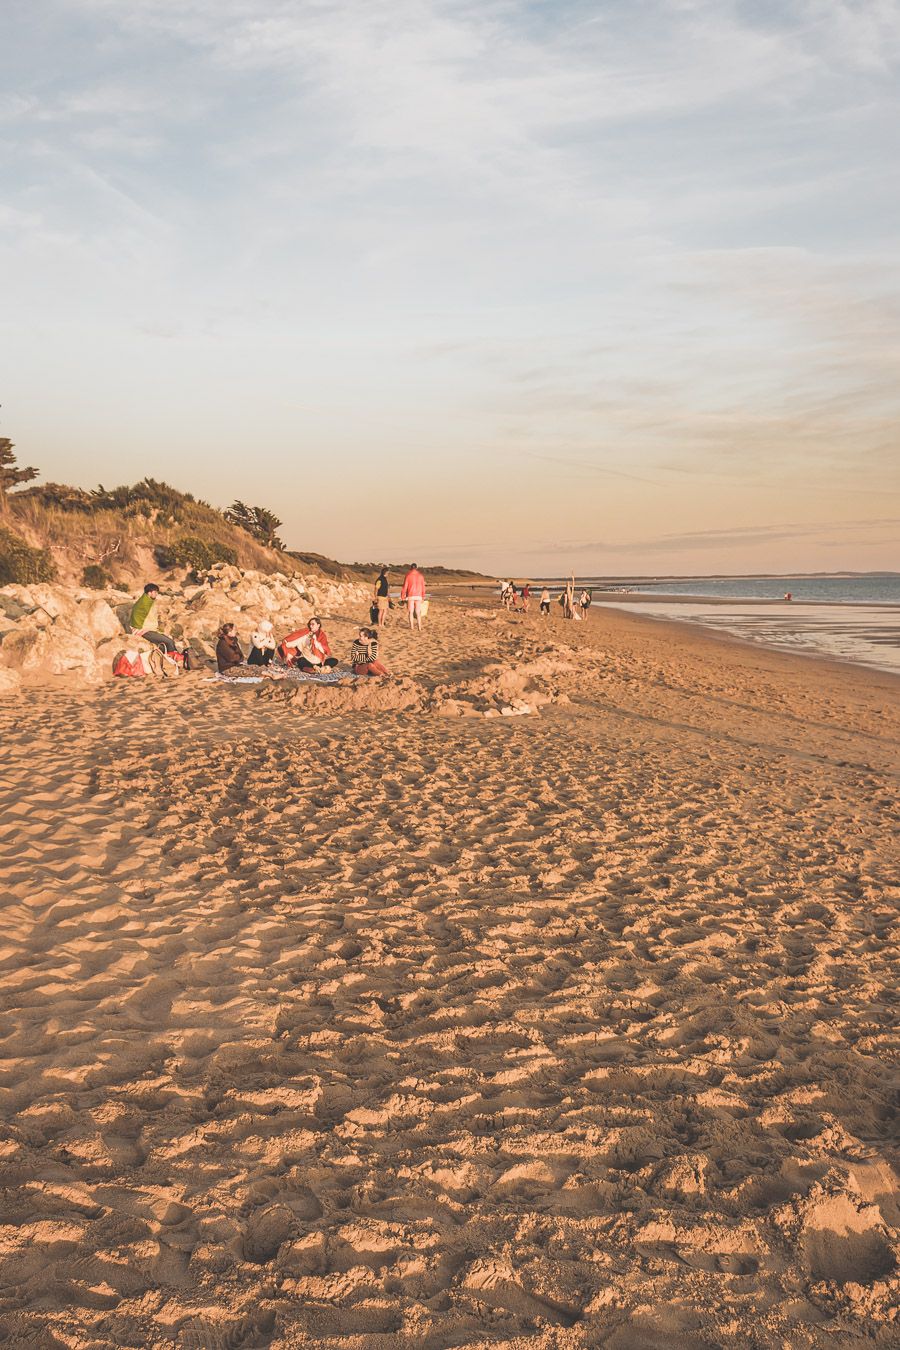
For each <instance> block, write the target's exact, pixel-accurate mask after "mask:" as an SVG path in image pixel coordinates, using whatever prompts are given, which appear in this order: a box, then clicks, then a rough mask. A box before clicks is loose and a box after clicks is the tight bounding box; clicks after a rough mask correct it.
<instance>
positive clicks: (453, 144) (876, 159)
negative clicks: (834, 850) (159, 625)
mask: <svg viewBox="0 0 900 1350" xmlns="http://www.w3.org/2000/svg"><path fill="white" fill-rule="evenodd" d="M6 29H7V36H8V40H7V41H5V42H4V43H3V45H2V47H0V77H2V81H3V87H4V89H5V91H6V92H5V93H4V95H3V96H2V97H0V142H2V148H3V158H4V162H5V165H6V168H5V172H4V181H3V185H2V200H3V203H4V206H3V210H2V212H0V266H2V267H3V270H4V276H5V277H6V278H8V280H7V281H6V282H5V288H4V311H5V315H6V316H8V331H9V332H15V333H16V341H15V343H13V344H11V350H10V353H9V356H10V359H9V360H8V361H6V362H5V369H6V370H7V371H8V373H9V376H10V377H11V378H12V379H13V380H14V381H15V383H16V385H17V388H18V391H19V395H18V396H19V398H20V406H19V409H18V416H19V418H20V421H21V420H22V419H24V420H25V423H26V426H27V424H28V418H29V417H31V418H32V419H33V429H34V434H35V435H39V436H40V439H41V443H42V444H43V445H44V446H45V447H46V450H45V454H44V460H45V462H46V463H48V464H53V473H54V476H57V477H61V476H63V475H64V474H65V473H67V472H68V473H71V472H72V470H71V469H70V467H68V461H69V459H70V444H71V439H70V431H71V416H72V415H73V407H74V408H77V409H78V410H79V411H78V412H77V416H79V417H81V418H82V419H83V424H82V427H81V434H82V436H83V441H84V444H88V445H92V446H99V445H100V444H101V443H102V442H103V441H104V437H105V438H106V441H107V442H108V453H109V455H110V457H111V458H112V459H113V461H114V463H115V464H116V465H119V466H121V467H120V471H121V473H122V475H123V476H126V475H127V474H128V473H134V474H140V473H143V472H145V471H146V465H145V463H144V461H143V456H144V455H145V454H146V449H145V447H144V445H143V444H140V435H139V433H137V432H136V431H135V418H134V416H133V412H132V406H131V405H126V402H125V399H126V393H125V391H128V396H129V397H130V398H131V399H132V400H134V401H135V402H136V403H137V404H139V405H140V406H142V407H146V406H147V404H148V403H150V402H151V401H153V402H154V404H155V403H156V402H157V400H158V399H159V391H164V395H163V401H164V402H165V404H166V423H165V425H166V428H167V432H168V434H169V436H170V437H171V445H170V442H169V439H168V438H167V437H163V438H162V439H163V446H164V448H163V450H162V451H161V452H158V451H157V449H156V446H157V444H158V441H157V442H154V453H155V454H156V453H163V454H166V453H170V454H171V459H172V463H173V464H174V466H175V467H176V468H180V466H182V465H184V464H196V466H197V467H196V470H194V469H192V470H191V474H192V475H193V473H194V472H196V475H197V481H196V482H195V481H193V478H192V481H189V482H187V483H186V486H188V487H190V488H192V489H193V488H196V489H197V490H198V491H200V492H202V493H205V494H206V495H211V496H215V495H216V494H215V492H214V491H212V489H211V487H210V485H209V484H210V480H213V481H214V482H216V483H217V484H218V483H219V482H220V481H221V477H222V474H223V473H224V474H225V476H226V478H227V476H228V475H229V474H232V473H234V474H237V473H238V472H239V468H240V464H241V457H242V455H243V454H244V453H245V449H244V447H245V445H246V436H247V435H249V434H252V435H253V436H254V437H258V438H259V439H258V445H259V451H258V456H259V463H260V466H261V467H260V469H259V472H261V473H262V472H265V473H266V474H268V480H267V481H269V482H271V483H272V486H273V489H274V490H275V491H276V492H277V493H278V495H279V498H281V499H282V500H283V502H284V505H283V508H282V507H280V508H279V509H280V511H281V512H282V513H283V514H285V515H286V516H287V517H288V518H289V527H290V528H293V529H295V530H296V531H297V533H298V534H301V533H303V532H304V531H305V530H306V529H307V528H308V518H307V516H306V513H305V511H304V507H303V496H304V492H303V487H302V482H303V478H304V475H307V476H308V475H310V474H313V475H314V474H315V473H317V472H318V469H317V463H318V458H317V457H321V459H322V460H323V461H326V460H327V461H328V462H331V463H333V462H340V463H342V464H348V465H350V466H351V468H352V472H350V473H349V474H348V479H349V481H350V482H351V483H352V482H355V481H360V483H361V484H363V483H367V484H368V486H367V487H365V488H364V487H363V486H362V485H361V486H360V500H361V502H362V503H363V504H365V503H366V502H367V501H368V500H369V499H371V497H372V496H373V494H374V493H377V491H378V490H379V489H378V485H379V483H380V482H381V481H383V480H384V479H385V478H390V477H391V476H392V475H394V476H395V477H396V478H401V477H402V476H403V475H405V474H406V472H407V468H408V463H409V460H410V457H416V459H417V463H418V473H419V475H420V479H421V484H422V492H421V494H420V496H419V500H418V502H417V509H418V510H419V511H424V512H425V513H426V514H427V515H429V518H430V519H431V520H432V528H433V529H434V530H435V531H436V532H437V535H438V537H441V538H443V539H445V540H446V541H447V546H448V548H449V547H450V546H451V545H453V541H454V538H456V539H457V544H456V545H455V546H457V547H459V548H462V549H464V548H466V547H468V544H467V543H466V541H467V540H471V539H472V538H480V539H482V540H483V541H485V540H487V539H489V538H490V530H489V529H488V528H487V520H486V519H479V521H478V523H477V528H476V529H475V533H474V534H473V533H471V531H470V530H468V529H467V528H465V527H464V524H463V523H458V524H457V526H456V529H457V534H454V532H453V531H452V530H449V529H448V517H450V518H452V519H453V520H455V521H457V522H464V520H465V518H466V515H467V513H468V512H469V511H470V510H471V501H470V500H466V499H464V498H463V497H461V496H456V495H454V493H453V492H448V491H447V487H446V480H447V474H446V471H445V469H444V468H443V466H444V465H446V464H447V463H448V462H451V461H452V462H455V463H459V464H463V465H465V466H466V472H469V473H471V474H476V475H478V476H479V477H480V478H481V479H483V480H484V481H485V482H486V483H488V482H489V483H490V485H491V486H490V488H489V489H488V490H489V491H491V492H496V493H497V497H496V502H497V507H496V510H497V513H498V514H504V513H506V512H507V511H508V510H509V509H510V500H509V499H510V493H509V490H508V480H509V476H510V473H511V471H512V472H513V473H514V480H515V492H514V494H513V495H514V497H515V501H514V510H515V520H516V529H515V531H514V532H513V534H512V535H511V536H510V538H511V539H513V538H526V537H527V538H534V539H541V540H546V541H547V542H546V547H547V548H548V549H550V548H552V547H555V544H554V543H553V539H552V538H550V539H548V538H547V534H546V532H545V528H544V525H545V521H546V518H547V516H548V515H552V516H553V519H554V522H555V523H554V524H553V527H552V528H553V530H556V531H558V533H559V534H560V535H562V536H571V535H573V534H576V533H578V534H579V535H580V537H581V538H583V539H585V540H589V539H591V538H592V537H594V534H595V533H596V531H593V532H592V529H593V527H592V525H591V519H590V511H591V510H597V509H599V507H598V506H597V504H596V503H597V502H600V501H602V509H603V510H604V511H608V512H610V513H611V514H612V515H613V516H614V518H615V520H616V524H617V529H618V530H620V531H621V534H617V535H616V536H615V538H614V540H613V542H612V543H611V544H609V545H603V547H608V548H610V549H611V550H613V551H615V550H616V549H620V550H626V549H629V548H631V549H634V550H635V551H637V550H640V549H643V548H645V547H648V546H649V544H650V543H652V541H653V540H657V541H659V540H664V539H666V538H667V539H668V542H667V543H664V544H659V545H658V546H659V547H665V548H669V549H671V550H672V551H673V552H679V550H684V549H686V548H688V547H695V548H697V549H702V550H704V552H713V551H714V550H715V549H716V548H719V549H721V550H724V551H727V553H728V555H729V556H731V555H732V554H734V553H737V552H740V549H741V548H744V549H745V550H746V551H747V554H748V556H749V554H750V553H751V552H752V551H754V550H758V548H759V547H760V544H761V543H762V542H763V541H764V540H766V539H767V540H768V542H769V543H770V545H774V544H775V543H777V542H779V540H780V541H781V542H792V543H796V544H797V545H798V546H799V545H800V544H801V543H802V542H803V541H806V544H807V545H808V547H809V548H810V549H813V548H818V547H822V548H824V547H825V546H826V542H827V541H826V536H827V530H826V529H824V528H823V531H822V532H821V533H815V532H811V533H803V532H802V531H800V532H798V533H794V534H792V535H790V536H788V535H782V536H779V540H776V538H775V536H774V535H771V534H770V535H768V536H766V535H765V534H764V533H761V534H754V533H753V532H752V529H751V528H750V525H749V523H748V522H750V521H752V520H753V519H768V518H769V515H770V512H768V511H767V509H766V495H768V499H769V501H773V500H774V501H777V502H778V503H779V504H781V503H783V505H784V510H785V513H790V514H791V516H792V518H793V519H795V520H797V521H801V523H802V517H803V515H804V513H805V512H808V513H809V514H810V516H814V517H815V518H816V520H817V521H820V520H822V521H824V520H825V515H824V513H826V512H827V511H831V513H832V518H833V524H834V535H833V537H834V538H843V539H845V541H846V542H847V546H848V547H851V546H853V547H856V545H857V543H859V546H860V547H862V546H863V542H864V540H863V538H862V535H861V534H860V535H859V536H855V535H854V536H851V534H850V533H848V532H844V533H843V534H841V527H840V521H841V519H842V517H843V515H844V514H846V512H847V510H848V509H850V510H854V511H856V512H858V513H861V512H864V511H867V510H868V509H870V507H871V508H872V509H882V508H881V507H880V506H879V501H882V502H883V503H884V506H888V505H890V506H891V507H893V502H892V500H891V498H892V497H893V496H894V495H896V494H898V493H900V469H898V465H900V454H898V426H900V393H898V389H897V385H896V377H895V371H896V361H897V356H898V353H900V247H898V244H897V240H896V238H895V231H894V226H893V222H894V220H895V219H896V215H897V211H898V210H900V188H898V186H897V182H896V178H895V176H892V175H891V174H890V173H889V172H888V171H887V166H888V165H889V164H890V163H892V161H893V156H894V143H895V139H896V126H897V123H898V118H900V81H898V78H897V76H898V71H900V7H898V6H897V4H896V3H895V0H788V3H785V4H784V5H781V6H771V5H765V6H751V5H747V4H746V3H743V2H742V0H639V3H638V4H637V5H635V4H629V3H625V0H610V2H609V3H605V4H603V5H590V4H585V3H584V0H558V3H556V4H550V3H537V4H535V3H530V0H483V3H481V4H477V5H476V4H473V3H472V2H471V0H128V3H122V2H121V0H46V3H45V4H42V5H41V6H29V5H26V4H25V3H23V2H22V0H16V3H14V4H13V6H12V17H11V19H10V17H9V16H6ZM39 324H45V329H44V331H43V332H39V331H38V326H39ZM48 332H49V333H50V335H51V337H50V339H49V341H50V342H51V345H52V341H53V340H54V339H53V335H55V334H59V335H60V337H59V342H60V352H59V357H58V366H57V368H56V370H57V375H56V377H57V378H58V379H60V380H63V379H69V380H71V383H72V386H73V387H75V388H77V389H78V390H79V391H80V393H79V399H78V400H77V401H75V402H74V404H73V407H70V408H69V410H68V414H69V415H68V417H67V418H60V419H59V425H57V424H56V423H55V422H54V421H53V419H52V418H51V417H49V416H48V415H47V414H46V413H44V412H40V413H38V412H37V411H30V410H33V409H36V408H37V407H38V406H40V407H41V408H44V407H45V406H46V403H47V398H46V380H47V373H46V372H47V361H48V336H47V334H48ZM62 334H65V335H66V337H67V339H68V340H66V341H64V340H63V337H62V336H61V335H62ZM126 335H127V336H126ZM154 335H165V336H167V337H168V338H169V340H168V341H166V342H160V341H158V340H157V338H156V337H155V336H154ZM111 390H112V391H113V392H112V393H111V392H110V391H111ZM223 391H225V393H226V397H225V398H223ZM117 398H118V399H119V400H120V402H119V403H118V404H116V405H115V407H113V406H112V404H114V403H115V400H116V399H117ZM232 400H233V401H234V402H235V403H236V404H239V408H240V410H241V411H240V412H239V413H238V414H235V413H231V414H230V415H225V414H223V413H221V411H220V409H221V408H222V405H223V402H227V403H229V405H230V404H231V402H232ZM4 401H5V403H6V404H7V410H9V408H10V399H9V398H7V399H5V400H4ZM98 409H103V412H102V414H101V413H100V412H98V411H97V410H98ZM242 418H243V419H244V420H243V421H242ZM140 425H143V424H142V423H140ZM17 437H18V439H19V441H20V442H21V441H22V434H21V432H17ZM135 437H137V443H136V444H135V445H134V448H133V449H132V448H131V447H132V441H133V440H134V438H135ZM264 438H267V439H264ZM297 447H303V452H304V453H305V452H306V450H307V448H309V456H310V461H311V462H310V463H307V462H306V461H302V462H303V472H302V473H299V474H295V469H296V466H297V462H298V455H299V456H300V458H301V460H302V454H301V452H300V451H298V449H297ZM54 457H55V460H54ZM232 465H234V466H235V467H234V469H232V467H231V466H232ZM511 466H512V470H511ZM550 469H552V470H553V472H548V470H550ZM323 481H324V480H323ZM229 487H231V480H230V479H229V481H228V482H227V484H226V483H223V485H222V490H223V492H225V495H226V496H227V488H229ZM234 489H235V492H236V493H237V494H238V495H239V493H240V491H243V490H244V489H243V485H242V484H240V483H238V482H237V481H235V482H234ZM854 500H856V501H857V503H858V504H857V506H856V507H848V503H849V502H852V501H854ZM801 507H802V508H803V509H802V510H801V509H800V508H801ZM406 509H408V508H407V507H405V506H404V504H403V503H402V502H401V501H400V500H399V499H398V496H397V494H394V496H393V497H392V496H391V495H390V494H387V493H386V494H385V496H384V499H383V500H382V499H381V498H379V516H380V519H379V520H378V521H377V522H376V521H374V520H373V521H371V523H370V521H369V517H368V516H367V515H366V514H365V513H364V514H363V516H362V524H360V523H359V522H357V523H355V524H354V526H353V527H352V528H350V527H349V526H348V527H346V536H345V539H346V542H345V543H342V536H341V530H342V529H344V528H345V527H344V526H343V525H339V526H336V527H335V528H336V531H337V532H336V534H335V535H334V537H331V536H328V537H323V538H322V539H320V540H318V541H317V542H318V543H319V544H320V546H321V547H323V548H324V549H326V551H327V550H328V549H331V550H332V551H340V549H341V548H342V547H343V548H345V549H346V548H347V547H349V548H351V549H352V550H353V551H356V550H358V548H359V547H361V546H362V542H363V540H362V539H361V538H360V532H361V531H362V535H363V538H365V536H366V532H367V531H371V537H372V539H373V541H377V540H378V539H384V538H385V537H388V538H390V537H395V536H396V537H402V535H403V530H404V528H405V523H404V519H403V512H404V511H405V510H406ZM573 513H574V514H575V515H576V516H577V521H576V522H572V521H571V520H570V516H571V515H572V514H573ZM753 513H756V514H753ZM711 518H714V519H717V520H733V521H735V522H736V528H737V526H741V527H743V526H746V527H747V528H748V530H750V532H749V533H747V534H746V535H743V536H742V535H740V534H739V533H728V532H727V531H726V532H725V533H723V534H722V535H721V536H718V537H713V536H710V535H709V534H708V533H706V532H705V531H704V530H703V529H702V528H701V527H702V526H703V524H704V521H706V520H708V519H711ZM668 521H674V522H677V524H678V526H679V527H680V528H679V529H677V530H676V529H675V528H673V532H672V534H671V536H665V535H664V533H663V527H664V526H665V524H666V523H667V522H668ZM825 524H826V525H827V521H825ZM473 528H474V526H473ZM760 528H762V527H760ZM776 528H779V529H782V530H784V529H788V528H790V527H776ZM879 528H883V529H888V527H887V526H884V527H879ZM385 531H386V532H385ZM610 533H612V532H611V531H610ZM726 535H727V537H726ZM701 538H704V539H707V540H709V541H711V542H708V543H706V544H704V543H702V542H699V541H700V539H701ZM690 540H693V541H694V542H693V543H689V542H688V541H690ZM648 541H649V543H648ZM542 546H543V545H542ZM599 546H600V545H599V544H598V545H597V547H599ZM478 547H482V545H478ZM485 547H486V545H485ZM566 547H568V546H566ZM583 547H584V548H586V549H587V548H590V547H594V545H590V544H585V545H584V546H583ZM653 547H657V544H653ZM473 548H475V545H473ZM377 551H378V550H377V548H376V552H377ZM419 551H422V550H421V549H420V550H419ZM470 556H471V557H472V558H473V559H474V560H476V561H477V558H475V555H474V554H472V555H470Z"/></svg>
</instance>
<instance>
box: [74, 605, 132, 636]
mask: <svg viewBox="0 0 900 1350" xmlns="http://www.w3.org/2000/svg"><path fill="white" fill-rule="evenodd" d="M78 617H79V619H80V620H81V623H82V627H83V629H84V631H85V633H89V634H90V635H91V637H92V638H93V639H94V641H95V642H102V641H103V640H104V638H113V637H118V638H121V637H122V636H123V628H122V623H121V621H120V619H119V616H118V614H117V613H116V611H115V610H114V609H113V608H112V607H111V606H110V605H108V604H107V603H106V601H105V600H82V602H81V603H80V604H79V606H78Z"/></svg>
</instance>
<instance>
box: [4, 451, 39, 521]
mask: <svg viewBox="0 0 900 1350" xmlns="http://www.w3.org/2000/svg"><path fill="white" fill-rule="evenodd" d="M14 448H15V447H14V446H13V443H12V441H11V440H10V439H9V437H8V436H0V508H2V509H3V510H4V511H5V510H6V499H7V495H8V493H9V491H10V489H11V488H14V487H18V486H19V484H20V483H30V482H31V480H32V479H33V478H37V476H38V473H39V470H38V469H34V468H32V467H31V466H30V465H29V466H28V467H25V468H20V467H19V466H18V465H17V464H16V457H15V455H14V454H13V450H14Z"/></svg>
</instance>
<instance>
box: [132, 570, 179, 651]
mask: <svg viewBox="0 0 900 1350" xmlns="http://www.w3.org/2000/svg"><path fill="white" fill-rule="evenodd" d="M158 599H159V585H158V583H157V582H155V581H148V582H147V585H146V586H145V587H144V593H143V595H141V596H140V597H139V598H138V599H137V600H136V601H135V602H134V605H133V607H132V610H131V615H130V617H129V620H128V631H129V633H133V634H134V636H135V637H142V638H145V639H146V640H147V642H152V643H153V645H154V647H162V649H163V651H164V652H174V650H175V639H174V638H171V637H169V635H168V633H160V632H158V631H157V629H156V628H154V626H153V625H154V623H156V622H158V610H157V608H156V602H157V600H158Z"/></svg>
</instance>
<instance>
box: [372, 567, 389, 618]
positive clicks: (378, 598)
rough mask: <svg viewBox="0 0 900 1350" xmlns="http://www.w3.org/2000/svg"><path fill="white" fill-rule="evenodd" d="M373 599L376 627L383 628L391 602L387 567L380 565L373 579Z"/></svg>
mask: <svg viewBox="0 0 900 1350" xmlns="http://www.w3.org/2000/svg"><path fill="white" fill-rule="evenodd" d="M372 596H373V598H374V600H375V609H376V611H377V614H378V627H379V628H383V627H384V625H385V621H386V620H387V612H388V608H389V606H390V603H391V587H390V582H389V581H388V574H387V568H386V567H382V569H381V571H380V572H379V573H378V576H377V578H376V580H375V587H374V589H373V591H372Z"/></svg>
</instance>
